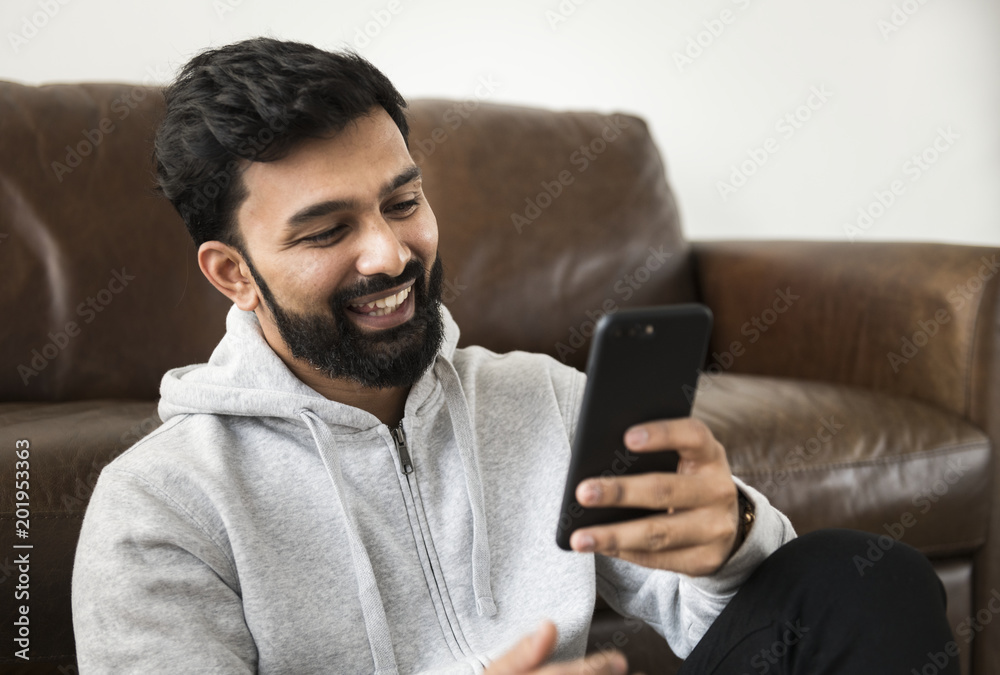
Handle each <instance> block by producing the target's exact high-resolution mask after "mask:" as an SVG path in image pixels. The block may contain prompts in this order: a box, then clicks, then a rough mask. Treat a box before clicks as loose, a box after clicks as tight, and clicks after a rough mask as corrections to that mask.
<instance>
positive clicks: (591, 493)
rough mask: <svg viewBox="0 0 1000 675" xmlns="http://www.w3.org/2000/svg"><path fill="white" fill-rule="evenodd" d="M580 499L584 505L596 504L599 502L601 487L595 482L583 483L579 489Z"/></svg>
mask: <svg viewBox="0 0 1000 675" xmlns="http://www.w3.org/2000/svg"><path fill="white" fill-rule="evenodd" d="M580 497H581V498H582V503H584V504H596V503H597V502H599V501H601V486H600V485H599V484H598V483H597V482H596V481H590V482H587V483H584V484H583V486H582V487H581V488H580Z"/></svg>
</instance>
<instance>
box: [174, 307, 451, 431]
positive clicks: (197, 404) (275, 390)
mask: <svg viewBox="0 0 1000 675" xmlns="http://www.w3.org/2000/svg"><path fill="white" fill-rule="evenodd" d="M439 306H440V308H441V316H442V319H443V321H444V339H443V341H442V345H441V349H440V350H439V351H438V355H437V358H436V360H435V364H434V365H433V366H432V367H430V368H428V369H427V371H426V372H425V373H424V374H423V376H421V378H420V380H418V381H417V383H416V384H414V385H413V387H412V388H411V390H410V395H409V397H408V398H407V401H406V406H405V411H404V415H409V414H411V413H416V412H417V410H418V409H419V407H420V405H421V404H422V403H423V402H424V401H425V400H426V399H427V397H428V396H429V395H430V394H431V393H432V392H433V391H434V386H435V382H436V381H437V380H438V378H437V377H436V374H435V373H436V367H437V362H438V361H441V360H444V361H446V362H447V363H451V359H452V358H453V356H454V354H455V347H456V345H458V338H459V329H458V324H456V323H455V321H454V319H452V317H451V312H449V311H448V308H447V307H445V306H444V305H439ZM442 384H443V383H442ZM303 407H305V408H309V409H311V410H313V411H314V412H315V413H316V414H317V415H319V417H320V418H322V419H323V420H324V421H325V422H326V423H327V424H330V425H332V426H340V427H346V428H345V429H343V431H344V432H346V431H349V430H350V429H356V430H360V429H370V428H371V427H373V426H377V425H378V424H381V422H380V421H379V420H378V418H377V417H375V416H374V415H372V414H371V413H368V412H366V411H364V410H360V409H358V408H355V407H353V406H349V405H345V404H343V403H338V402H337V401H331V400H330V399H328V398H326V397H324V396H323V395H322V394H320V393H319V392H317V391H316V390H315V389H313V388H311V387H310V386H309V385H307V384H305V383H304V382H302V380H300V379H298V378H297V377H296V376H295V374H294V373H292V371H290V370H289V369H288V367H287V366H286V365H285V364H284V362H283V361H282V360H281V359H280V358H279V357H278V355H277V354H275V353H274V350H272V349H271V346H270V345H269V344H268V343H267V341H266V340H265V339H264V333H263V331H262V330H261V327H260V323H259V322H258V321H257V315H256V314H254V313H253V312H244V311H243V310H241V309H239V308H238V307H236V306H235V305H233V307H232V308H231V309H230V310H229V314H228V315H227V316H226V334H225V336H224V337H223V338H222V341H221V342H219V344H218V346H217V347H216V348H215V351H213V352H212V356H211V357H209V360H208V363H199V364H195V365H192V366H185V367H183V368H174V369H173V370H170V371H168V372H167V373H166V375H164V376H163V380H162V382H161V383H160V403H159V408H158V412H159V415H160V419H161V420H163V421H164V422H166V421H167V420H169V419H170V418H171V417H174V416H176V415H184V414H190V413H208V414H214V415H242V416H246V417H283V418H291V417H298V416H299V415H298V410H299V409H300V408H303Z"/></svg>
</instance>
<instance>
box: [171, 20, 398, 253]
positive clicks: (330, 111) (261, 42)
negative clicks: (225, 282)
mask: <svg viewBox="0 0 1000 675" xmlns="http://www.w3.org/2000/svg"><path fill="white" fill-rule="evenodd" d="M164 96H165V99H166V114H165V115H164V118H163V122H162V123H161V124H160V128H159V130H158V131H157V134H156V140H155V143H154V158H155V161H156V177H157V182H158V183H159V189H160V192H161V193H162V194H163V195H164V196H166V197H167V199H169V200H170V202H171V203H172V204H173V205H174V208H176V209H177V211H178V212H179V213H180V215H181V218H182V219H183V220H184V224H185V225H186V226H187V229H188V232H189V233H190V234H191V238H192V239H194V243H195V246H201V244H202V243H204V242H206V241H212V240H218V241H222V242H224V243H227V244H230V245H233V246H236V247H237V248H238V249H239V250H240V251H241V252H244V247H243V242H242V239H241V238H240V236H239V232H238V230H237V227H236V218H235V214H236V210H237V209H238V208H239V205H240V204H241V203H242V202H243V200H244V199H246V196H247V193H246V188H245V186H244V184H243V179H242V172H243V169H244V168H245V166H246V164H247V162H269V161H274V160H278V159H281V158H282V157H284V156H286V155H287V154H288V153H289V152H290V151H291V150H292V149H293V148H294V147H295V146H296V144H298V143H300V142H302V141H304V140H306V139H309V138H320V137H323V136H327V135H330V134H334V133H337V132H339V131H341V130H342V129H343V128H344V127H346V126H347V125H348V124H349V123H350V122H352V121H354V120H356V119H358V118H360V117H363V116H365V115H367V114H369V113H370V111H371V109H372V108H374V107H375V106H381V107H382V108H384V109H385V111H386V112H387V113H388V114H389V116H390V117H391V118H392V120H393V122H395V123H396V126H397V127H398V128H399V131H400V133H402V135H403V140H404V141H407V139H408V136H409V127H408V125H407V122H406V116H405V114H404V112H403V109H404V108H406V101H405V100H404V99H403V97H402V96H401V95H400V94H399V92H398V91H396V88H395V87H394V86H393V85H392V83H391V82H390V81H389V79H388V78H387V77H386V76H385V75H383V74H382V73H381V72H380V71H379V70H378V69H376V68H375V66H373V65H372V64H371V63H369V62H368V61H367V60H365V59H364V58H362V57H361V56H359V55H358V54H356V53H354V52H328V51H324V50H322V49H319V48H317V47H313V46H312V45H307V44H302V43H299V42H283V41H280V40H274V39H272V38H253V39H250V40H244V41H242V42H237V43H234V44H231V45H227V46H225V47H221V48H219V49H212V50H209V51H206V52H203V53H201V54H199V55H198V56H196V57H194V58H193V59H191V61H189V62H188V63H187V64H186V65H185V66H184V68H183V69H182V70H181V72H180V74H179V75H178V76H177V79H176V80H174V82H173V83H172V84H171V85H170V86H168V87H167V89H166V90H165V92H164ZM245 256H246V254H245V252H244V257H245Z"/></svg>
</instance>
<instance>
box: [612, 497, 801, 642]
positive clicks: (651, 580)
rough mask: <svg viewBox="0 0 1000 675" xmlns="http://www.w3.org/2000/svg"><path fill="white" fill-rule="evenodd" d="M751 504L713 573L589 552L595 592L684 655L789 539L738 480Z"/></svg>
mask: <svg viewBox="0 0 1000 675" xmlns="http://www.w3.org/2000/svg"><path fill="white" fill-rule="evenodd" d="M733 480H734V481H735V482H736V484H737V485H738V486H739V488H740V489H741V490H742V491H743V492H744V493H745V494H746V496H747V497H748V498H749V499H750V500H751V501H752V502H753V504H754V510H755V511H756V521H755V522H754V525H753V527H752V528H751V529H750V534H749V536H748V537H747V539H746V541H744V542H743V545H742V546H741V547H740V549H739V550H738V551H737V552H736V554H735V555H733V557H732V558H730V559H729V560H728V561H727V562H726V564H725V565H723V566H722V567H721V568H719V570H717V571H716V572H715V573H714V574H712V575H710V576H705V577H689V576H687V575H684V574H677V573H675V572H667V571H665V570H654V569H650V568H646V567H642V566H641V565H637V564H635V563H632V562H628V561H625V560H620V559H618V558H609V557H607V556H603V555H600V554H596V555H595V556H594V562H595V566H596V571H597V592H598V593H600V594H601V596H602V597H603V598H604V599H605V600H606V601H607V602H608V604H609V605H611V607H612V608H613V609H614V610H615V611H616V612H618V613H619V614H622V615H624V616H630V617H638V618H640V619H642V620H643V621H645V622H646V623H648V624H649V625H650V626H652V627H653V629H654V630H656V632H658V633H659V634H660V635H662V636H663V637H664V638H666V640H667V642H668V643H669V644H670V648H671V649H672V650H673V651H674V653H675V654H676V655H677V656H679V657H680V658H682V659H683V658H687V656H688V655H689V654H690V653H691V651H692V650H693V649H694V647H695V645H697V644H698V641H699V640H701V638H702V636H703V635H705V633H706V632H707V631H708V628H709V626H711V625H712V622H713V621H715V618H716V617H717V616H718V615H719V614H720V613H721V612H722V610H723V609H725V607H726V605H728V604H729V601H730V600H731V599H732V597H733V596H734V595H736V591H738V590H739V588H740V586H741V585H742V584H743V582H744V581H746V579H747V578H748V577H749V576H750V574H751V573H752V572H753V571H754V570H755V569H756V568H757V566H758V565H760V563H761V562H763V561H764V559H765V558H767V557H768V556H769V555H771V553H773V552H774V551H776V550H777V549H778V548H779V547H781V546H782V545H783V544H785V543H786V542H788V541H791V540H792V539H794V538H795V530H794V529H793V528H792V524H791V523H790V522H789V521H788V518H786V517H785V515H784V514H783V513H781V512H780V511H778V510H777V509H776V508H774V507H773V506H771V504H770V502H768V501H767V498H766V497H764V496H763V495H762V494H760V493H759V492H757V491H756V490H754V489H753V488H751V487H748V486H747V485H745V484H744V483H743V482H742V481H740V480H739V479H738V478H735V477H734V478H733Z"/></svg>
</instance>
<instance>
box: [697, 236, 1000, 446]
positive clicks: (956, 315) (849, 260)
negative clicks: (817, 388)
mask: <svg viewBox="0 0 1000 675" xmlns="http://www.w3.org/2000/svg"><path fill="white" fill-rule="evenodd" d="M693 252H694V257H695V267H696V274H697V280H698V284H699V290H700V294H701V298H702V301H703V302H705V304H707V305H708V306H710V307H711V308H712V311H713V312H714V313H715V328H714V331H713V336H712V353H713V355H714V358H713V359H712V360H711V361H710V363H712V362H714V363H718V365H719V367H720V368H721V369H723V370H730V371H732V372H742V373H752V374H759V375H771V376H782V377H796V378H806V379H815V380H824V381H828V382H836V383H841V384H849V385H856V386H861V387H865V388H867V389H873V390H875V391H884V392H890V393H894V394H899V395H903V396H910V397H913V398H916V399H920V400H923V401H927V402H929V403H933V404H935V405H938V406H940V407H942V408H945V409H946V410H951V411H953V412H955V413H957V414H958V415H960V416H962V417H963V418H966V419H969V420H971V421H973V422H974V423H976V424H978V425H979V426H980V427H982V428H984V429H986V430H987V432H988V433H989V434H990V436H992V437H993V438H994V439H996V438H998V437H1000V433H997V432H998V431H1000V429H989V428H988V427H989V426H990V425H991V422H992V424H993V425H998V424H1000V420H996V419H994V420H990V419H989V417H990V416H989V415H988V413H987V411H989V410H997V409H998V408H1000V392H998V389H1000V307H998V303H1000V273H998V272H1000V249H997V248H988V247H974V246H954V245H947V244H918V243H846V242H845V243H839V242H762V241H720V242H699V243H696V244H695V245H694V251H693Z"/></svg>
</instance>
